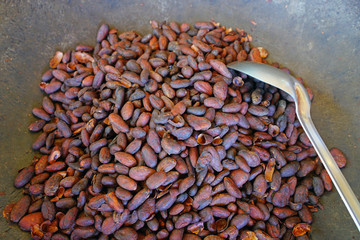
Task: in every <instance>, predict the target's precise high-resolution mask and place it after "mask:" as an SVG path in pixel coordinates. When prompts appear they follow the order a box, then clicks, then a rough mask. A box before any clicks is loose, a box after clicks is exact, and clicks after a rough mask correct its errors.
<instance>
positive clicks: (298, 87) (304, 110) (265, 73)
mask: <svg viewBox="0 0 360 240" xmlns="http://www.w3.org/2000/svg"><path fill="white" fill-rule="evenodd" d="M227 67H228V68H230V69H233V70H236V71H240V72H242V73H245V74H247V75H249V76H251V77H254V78H256V79H258V80H260V81H263V82H265V83H268V84H270V85H272V86H274V87H277V88H279V89H281V90H283V91H285V92H286V93H288V94H289V95H290V96H291V97H292V98H293V99H294V101H295V106H296V115H297V117H298V119H299V122H300V124H301V126H302V127H303V129H304V131H305V133H306V134H307V136H308V137H309V139H310V141H311V143H312V145H313V146H314V148H315V150H316V152H317V154H318V156H319V157H320V160H321V162H322V164H323V165H324V167H325V169H326V170H327V172H328V174H329V176H330V178H331V180H332V182H333V183H334V185H335V187H336V189H337V191H338V192H339V194H340V196H341V198H342V200H343V202H344V203H345V206H346V208H347V209H348V211H349V213H350V215H351V217H352V218H353V220H354V222H355V224H356V226H357V228H358V230H359V231H360V204H359V201H358V200H357V198H356V196H355V194H354V192H353V191H352V189H351V187H350V186H349V184H348V182H347V181H346V179H345V177H344V175H343V174H342V173H341V171H340V169H339V167H338V166H337V164H336V162H335V160H334V158H333V157H332V156H331V154H330V152H329V150H328V148H327V147H326V145H325V143H324V141H323V140H322V139H321V137H320V135H319V133H318V131H317V130H316V128H315V126H314V123H313V121H312V120H311V117H310V104H311V101H310V98H309V95H308V93H307V91H306V89H305V88H304V86H303V85H302V84H301V83H300V82H299V81H298V80H297V79H296V78H294V77H293V76H291V75H289V74H287V73H285V72H283V71H281V70H279V69H277V68H275V67H272V66H270V65H266V64H262V63H255V62H233V63H230V64H229V65H227Z"/></svg>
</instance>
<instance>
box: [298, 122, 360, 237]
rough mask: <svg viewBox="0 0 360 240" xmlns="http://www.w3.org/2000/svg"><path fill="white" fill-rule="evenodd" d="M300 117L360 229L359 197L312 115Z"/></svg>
mask: <svg viewBox="0 0 360 240" xmlns="http://www.w3.org/2000/svg"><path fill="white" fill-rule="evenodd" d="M298 117H299V120H300V123H301V125H302V127H303V129H304V131H305V133H306V134H307V136H308V137H309V139H310V141H311V143H312V145H313V146H314V148H315V150H316V152H317V154H318V156H319V158H320V160H321V162H322V164H323V165H324V167H325V169H326V171H327V172H328V174H329V176H330V178H331V180H332V182H333V184H334V185H335V187H336V189H337V191H338V193H339V194H340V197H341V198H342V200H343V202H344V203H345V206H346V208H347V210H348V211H349V213H350V215H351V217H352V219H353V220H354V223H355V225H356V227H357V228H358V230H359V231H360V204H359V201H358V199H357V197H356V196H355V194H354V192H353V191H352V189H351V187H350V185H349V183H348V182H347V181H346V179H345V177H344V175H343V174H342V172H341V171H340V169H339V167H338V166H337V164H336V162H335V160H334V158H333V157H332V155H331V153H330V152H329V150H328V148H327V147H326V145H325V143H324V141H323V140H322V138H321V137H320V134H319V133H318V131H317V130H316V128H315V126H314V123H313V121H312V120H311V118H310V116H308V117H307V116H298Z"/></svg>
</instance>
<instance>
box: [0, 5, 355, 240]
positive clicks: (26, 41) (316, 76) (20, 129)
mask: <svg viewBox="0 0 360 240" xmlns="http://www.w3.org/2000/svg"><path fill="white" fill-rule="evenodd" d="M359 8H360V3H359V2H358V1H357V0H344V1H340V0H333V1H327V0H315V1H314V0H298V1H295V0H294V1H290V0H255V1H250V0H243V1H236V0H228V1H220V0H219V1H217V0H211V1H205V0H197V1H194V2H193V1H190V0H183V1H176V0H173V1H164V0H162V1H161V0H155V1H151V2H150V1H138V0H132V1H115V0H114V1H110V0H108V1H100V0H98V1H91V2H90V1H70V0H68V1H40V0H34V1H9V0H6V1H1V3H0V22H1V24H0V169H1V171H2V172H1V173H0V192H1V193H2V194H1V195H0V208H1V211H2V210H3V207H4V206H5V205H6V204H8V203H10V202H13V201H15V200H17V199H18V198H19V196H20V195H21V191H20V190H16V189H15V188H14V187H13V180H14V177H15V175H16V174H17V170H18V169H20V168H22V167H25V166H27V165H29V164H30V163H31V161H32V158H33V153H32V151H31V149H30V146H31V143H32V141H33V140H34V139H35V137H36V134H30V133H29V132H28V131H27V126H28V124H29V123H30V122H31V121H33V120H34V118H33V117H32V116H31V109H32V108H33V107H35V106H38V105H39V104H40V102H41V99H42V98H41V97H42V93H41V92H40V90H39V88H38V84H39V82H40V76H41V74H42V73H43V72H44V71H45V70H46V68H47V66H48V61H49V59H50V58H51V57H52V56H53V54H54V52H55V50H62V51H65V50H68V49H71V48H73V47H75V46H76V44H77V43H86V44H91V45H94V43H95V36H96V31H97V28H98V27H99V26H100V24H101V23H104V22H106V23H108V24H110V25H111V26H113V27H116V28H118V29H119V30H120V31H125V30H130V29H136V30H138V31H139V32H140V33H147V32H149V31H150V27H149V24H148V22H149V20H150V19H156V20H175V21H178V22H183V21H186V22H189V23H194V22H195V21H198V20H209V19H211V18H213V19H215V20H216V21H219V22H221V23H222V24H224V25H226V26H228V27H240V28H244V29H245V30H247V31H248V32H249V33H250V34H251V35H252V36H253V38H254V40H255V41H254V45H256V46H263V47H265V48H266V49H267V50H268V51H269V52H270V56H271V57H270V59H271V60H273V61H277V62H279V63H280V64H282V65H283V66H286V67H288V68H290V69H291V70H292V72H293V74H294V75H296V76H301V77H303V78H304V80H305V82H306V83H307V84H308V85H309V86H310V87H311V88H312V89H313V92H314V94H315V100H314V102H313V106H312V116H313V120H314V122H315V124H316V126H317V128H318V130H319V132H320V134H321V135H322V137H323V139H324V141H325V142H326V143H327V145H328V147H333V146H337V147H339V148H340V149H342V150H343V151H344V152H345V153H346V155H347V157H348V160H349V161H348V165H347V167H346V168H345V169H344V170H343V172H344V174H345V176H346V177H347V179H348V180H349V182H350V185H351V186H352V187H353V189H354V191H355V193H357V194H358V196H360V184H359V180H358V179H359V172H360V164H358V163H359V159H358V157H359V156H360V128H359V125H360V120H359V119H360V106H359V105H360V94H359V90H360V79H359V78H360V77H359V76H360V68H359V64H360V53H359V51H360V11H359V10H360V9H359ZM250 21H254V22H253V23H251V22H250ZM255 23H256V25H255ZM321 202H322V203H323V205H324V207H325V210H323V211H319V212H317V213H315V217H314V219H315V222H314V224H313V232H312V238H313V239H360V234H359V233H358V232H357V230H356V228H355V225H354V224H353V223H352V221H351V218H350V216H349V214H348V213H347V211H346V209H345V207H344V205H343V203H342V202H341V200H340V198H339V196H338V194H337V193H336V192H332V193H327V194H325V196H324V197H323V198H322V199H321ZM0 237H1V238H2V239H4V240H5V239H30V236H29V234H28V233H24V232H22V231H20V230H19V228H18V227H17V226H15V225H13V224H12V225H8V224H7V223H6V221H5V219H4V218H1V219H0Z"/></svg>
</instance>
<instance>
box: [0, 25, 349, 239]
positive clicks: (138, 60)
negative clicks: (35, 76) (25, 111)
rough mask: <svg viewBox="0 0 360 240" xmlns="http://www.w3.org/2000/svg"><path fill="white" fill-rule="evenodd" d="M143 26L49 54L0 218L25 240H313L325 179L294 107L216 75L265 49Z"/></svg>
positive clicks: (233, 38) (183, 28)
mask: <svg viewBox="0 0 360 240" xmlns="http://www.w3.org/2000/svg"><path fill="white" fill-rule="evenodd" d="M150 23H151V26H152V33H151V34H148V35H145V36H141V35H140V34H138V33H136V32H135V31H128V32H123V33H119V32H118V31H117V30H116V29H111V28H109V26H108V25H106V24H104V25H102V26H101V27H100V29H99V31H98V33H97V37H96V41H97V43H96V45H95V47H91V46H86V45H78V46H77V47H76V49H75V50H72V51H67V52H65V53H63V52H60V51H57V52H56V53H55V55H54V57H53V58H52V59H51V60H50V69H49V70H48V71H47V72H45V73H44V74H43V76H42V82H41V83H40V88H41V90H42V91H43V92H44V93H45V96H44V98H43V101H42V106H41V107H39V108H34V109H33V111H32V113H33V115H34V116H35V117H37V118H38V120H37V121H35V122H33V123H32V124H31V125H30V126H29V130H30V131H32V132H41V133H40V135H39V136H38V137H37V139H36V140H35V142H34V143H33V145H32V148H33V149H34V150H35V151H37V152H38V153H37V155H36V157H35V158H34V160H33V162H32V164H31V165H30V166H29V167H26V168H24V169H22V170H20V171H19V174H18V175H17V177H16V179H15V187H17V188H23V191H24V196H23V197H22V198H21V199H20V200H19V201H18V202H16V203H13V204H9V205H8V206H7V207H6V208H5V210H4V214H5V216H6V217H8V219H9V220H10V221H11V222H14V223H17V224H18V225H19V226H20V228H21V229H22V230H24V231H30V232H31V237H32V238H33V239H53V240H65V239H86V238H89V239H118V240H119V239H127V240H133V239H134V240H135V239H139V240H142V239H143V240H152V239H171V240H177V239H179V240H180V239H185V240H190V239H206V240H214V239H216V240H217V239H247V240H250V239H251V240H256V239H259V240H262V239H287V240H290V239H309V236H310V232H311V223H312V221H313V219H312V212H316V211H317V210H318V209H322V205H321V204H320V202H319V198H320V196H321V195H323V194H324V191H325V190H326V191H330V190H331V189H332V182H331V180H330V178H329V175H328V174H327V172H326V170H325V169H324V168H323V166H322V165H321V163H320V161H319V159H318V158H317V156H316V153H315V150H314V148H313V147H312V145H311V143H310V141H309V139H308V138H307V136H306V134H305V133H304V131H303V130H302V128H301V126H300V123H299V121H298V120H297V118H296V115H295V104H294V102H293V99H292V98H291V97H290V96H289V95H287V94H286V93H284V92H282V91H280V90H278V89H277V88H275V87H272V86H270V85H267V84H264V83H263V82H260V81H258V80H256V79H252V78H250V77H248V76H246V75H244V74H241V73H235V72H232V71H230V70H229V69H228V68H227V67H226V64H228V63H230V62H233V61H255V62H262V63H267V61H266V60H265V58H266V57H267V55H268V53H267V51H266V50H265V49H264V48H261V47H258V48H257V47H253V46H252V45H251V43H250V42H251V40H252V37H251V36H250V35H249V34H247V33H246V32H245V31H244V30H241V29H238V28H236V29H235V30H233V29H231V28H226V27H224V26H221V25H220V24H219V23H216V22H197V23H195V24H194V26H193V27H191V26H190V25H189V24H186V23H183V24H181V25H180V24H177V23H175V22H170V23H166V22H162V23H160V22H156V21H151V22H150ZM272 65H273V66H275V67H279V65H278V64H277V63H273V64H272ZM281 69H282V70H283V71H286V72H289V70H288V69H286V68H281ZM300 80H301V79H300ZM308 91H309V93H311V91H310V89H308ZM311 96H312V95H311ZM331 152H332V154H333V155H334V157H335V160H336V161H337V163H338V165H339V167H341V168H342V167H344V166H345V163H346V159H345V157H344V155H343V153H342V152H341V151H340V150H338V149H336V148H334V149H332V150H331Z"/></svg>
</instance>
